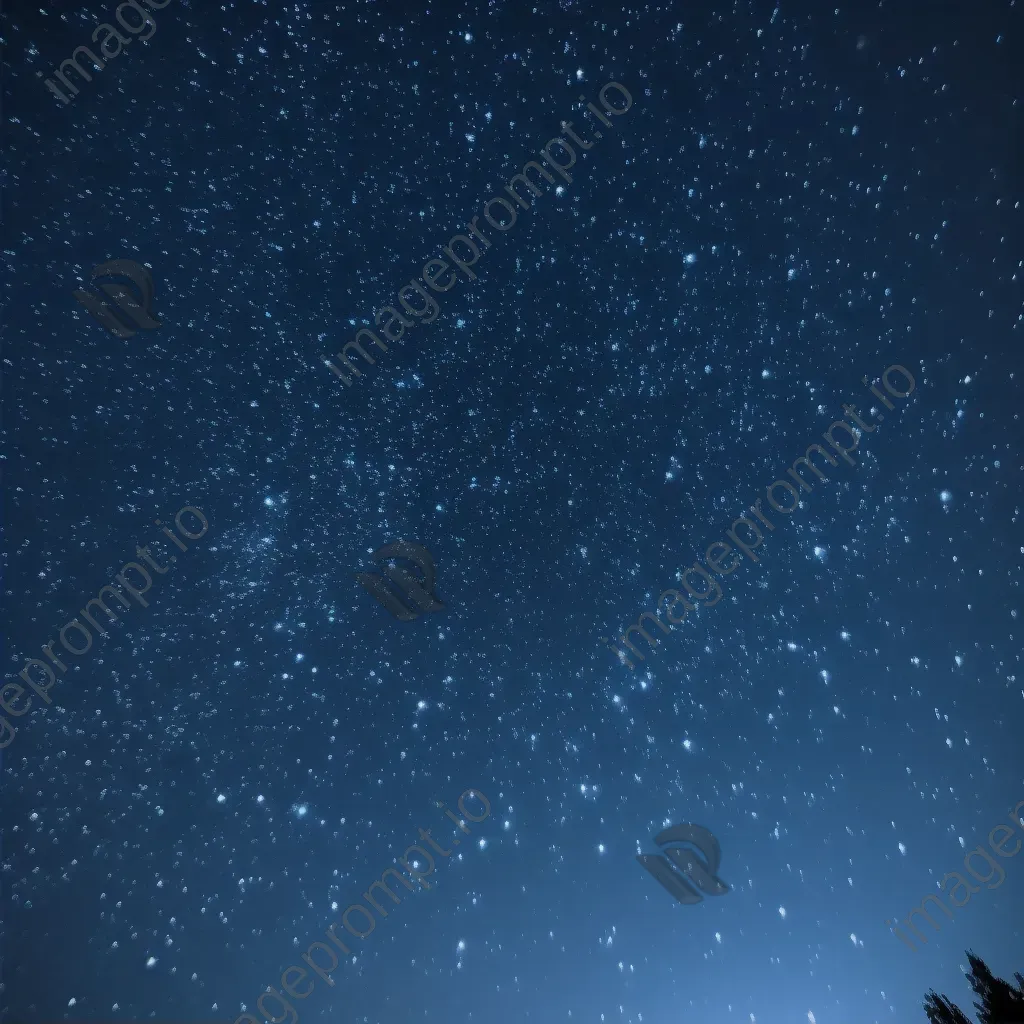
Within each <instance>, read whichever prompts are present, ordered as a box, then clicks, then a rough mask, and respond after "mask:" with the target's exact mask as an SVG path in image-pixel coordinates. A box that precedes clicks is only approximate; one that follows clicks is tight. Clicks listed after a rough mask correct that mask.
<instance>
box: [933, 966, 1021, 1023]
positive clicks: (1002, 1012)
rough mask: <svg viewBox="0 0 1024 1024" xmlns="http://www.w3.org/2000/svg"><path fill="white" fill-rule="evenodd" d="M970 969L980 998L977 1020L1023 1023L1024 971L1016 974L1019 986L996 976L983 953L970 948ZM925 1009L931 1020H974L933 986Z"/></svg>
mask: <svg viewBox="0 0 1024 1024" xmlns="http://www.w3.org/2000/svg"><path fill="white" fill-rule="evenodd" d="M967 959H968V960H969V961H970V964H971V972H970V974H968V975H967V980H968V981H969V982H970V983H971V988H972V989H974V994H975V996H977V998H976V999H975V1000H974V1009H975V1011H976V1012H977V1014H978V1024H1024V975H1022V974H1015V975H1014V978H1015V980H1016V982H1017V987H1016V988H1014V986H1013V985H1011V984H1010V983H1009V982H1008V981H1004V980H1003V979H1002V978H997V977H996V976H995V975H994V974H993V973H992V970H991V968H990V967H989V966H988V964H986V963H985V961H984V960H982V959H981V957H978V956H975V955H974V953H973V952H972V951H971V950H967ZM924 1012H925V1013H926V1014H927V1015H928V1020H929V1021H930V1024H974V1022H973V1021H972V1020H971V1018H970V1017H968V1016H967V1014H965V1013H964V1012H963V1010H961V1009H960V1007H959V1006H957V1005H956V1004H955V1003H953V1002H951V1001H950V999H949V998H948V997H947V996H944V995H941V996H940V995H939V994H938V993H937V992H936V991H935V990H934V989H932V990H930V991H929V992H928V993H927V995H926V996H925V997H924Z"/></svg>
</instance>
